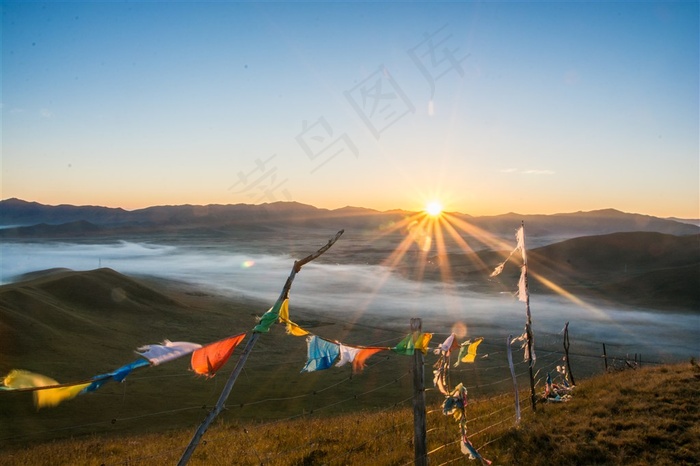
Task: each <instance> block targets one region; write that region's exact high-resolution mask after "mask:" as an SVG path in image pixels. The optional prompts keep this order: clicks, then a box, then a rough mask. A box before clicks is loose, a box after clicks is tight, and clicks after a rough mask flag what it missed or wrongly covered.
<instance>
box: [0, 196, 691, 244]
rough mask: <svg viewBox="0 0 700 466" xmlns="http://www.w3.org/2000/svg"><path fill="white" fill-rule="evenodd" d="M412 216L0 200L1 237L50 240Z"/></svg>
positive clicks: (604, 226)
mask: <svg viewBox="0 0 700 466" xmlns="http://www.w3.org/2000/svg"><path fill="white" fill-rule="evenodd" d="M413 214H415V212H409V211H403V210H390V211H384V212H380V211H377V210H372V209H366V208H361V207H343V208H340V209H333V210H329V209H320V208H316V207H314V206H311V205H306V204H301V203H298V202H274V203H265V204H259V205H250V204H227V205H218V204H212V205H177V206H154V207H148V208H145V209H138V210H132V211H128V210H124V209H121V208H110V207H101V206H74V205H57V206H52V205H45V204H39V203H36V202H28V201H24V200H21V199H16V198H12V199H6V200H2V201H0V225H2V226H4V228H3V229H2V230H0V237H3V238H24V237H41V238H44V237H46V238H49V237H65V236H91V235H110V234H115V233H117V234H119V233H144V232H173V231H179V230H212V229H217V230H231V229H234V230H236V229H253V230H255V229H278V228H288V227H299V228H331V229H338V228H344V229H346V230H361V231H366V230H373V231H377V230H382V229H387V228H389V227H391V226H392V225H395V224H397V223H398V222H401V221H402V220H404V219H405V218H407V217H409V216H411V215H413ZM450 215H451V216H453V217H454V218H457V219H459V220H463V221H466V222H468V223H469V224H471V225H474V226H476V227H478V228H481V229H482V230H485V231H486V232H489V233H491V234H495V235H504V236H506V235H512V233H513V232H514V230H515V228H517V226H518V225H520V223H521V222H525V224H526V225H527V226H528V234H529V235H531V236H538V237H554V238H558V239H564V238H572V237H578V236H588V235H599V234H606V233H614V232H632V231H652V232H658V233H666V234H672V235H690V234H696V233H699V232H700V226H698V225H694V224H692V223H691V222H692V221H687V222H686V221H680V220H678V219H664V218H659V217H653V216H649V215H641V214H634V213H625V212H621V211H618V210H615V209H604V210H594V211H589V212H573V213H561V214H551V215H532V214H525V215H524V214H518V213H507V214H502V215H494V216H479V217H475V216H471V215H468V214H462V213H458V212H453V213H450Z"/></svg>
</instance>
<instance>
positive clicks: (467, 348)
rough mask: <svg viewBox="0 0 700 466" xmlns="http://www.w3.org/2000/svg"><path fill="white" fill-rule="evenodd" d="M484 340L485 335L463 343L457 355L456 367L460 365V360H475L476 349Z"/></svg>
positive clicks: (469, 361) (468, 361)
mask: <svg viewBox="0 0 700 466" xmlns="http://www.w3.org/2000/svg"><path fill="white" fill-rule="evenodd" d="M482 341H484V339H483V337H482V338H477V339H476V340H474V341H471V340H467V341H465V342H464V343H462V344H461V345H460V348H459V355H458V356H457V362H456V363H455V367H456V366H458V365H459V363H460V362H467V363H471V362H474V360H475V359H476V349H477V348H478V347H479V345H480V344H481V342H482Z"/></svg>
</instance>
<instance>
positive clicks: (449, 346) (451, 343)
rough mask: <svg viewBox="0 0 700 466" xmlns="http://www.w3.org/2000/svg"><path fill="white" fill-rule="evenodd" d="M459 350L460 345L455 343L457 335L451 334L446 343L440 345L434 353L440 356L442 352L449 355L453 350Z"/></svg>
mask: <svg viewBox="0 0 700 466" xmlns="http://www.w3.org/2000/svg"><path fill="white" fill-rule="evenodd" d="M457 348H459V344H458V343H457V342H456V341H455V334H454V333H453V334H451V335H450V336H449V337H447V338H446V339H445V341H443V342H442V344H440V346H438V347H437V349H436V350H435V351H433V352H434V353H435V354H440V352H441V351H442V352H444V353H449V352H451V351H452V350H453V349H457Z"/></svg>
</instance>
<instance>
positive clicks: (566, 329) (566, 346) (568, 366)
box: [564, 322, 576, 385]
mask: <svg viewBox="0 0 700 466" xmlns="http://www.w3.org/2000/svg"><path fill="white" fill-rule="evenodd" d="M564 355H565V356H566V369H567V370H568V371H569V377H571V385H576V382H575V381H574V373H573V372H571V362H569V323H568V322H567V323H566V325H565V326H564Z"/></svg>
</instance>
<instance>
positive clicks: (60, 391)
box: [34, 382, 90, 409]
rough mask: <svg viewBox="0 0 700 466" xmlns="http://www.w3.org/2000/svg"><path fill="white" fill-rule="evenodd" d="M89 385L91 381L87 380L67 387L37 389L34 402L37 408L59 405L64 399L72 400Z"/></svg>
mask: <svg viewBox="0 0 700 466" xmlns="http://www.w3.org/2000/svg"><path fill="white" fill-rule="evenodd" d="M89 385H90V382H87V383H81V384H77V385H69V386H66V387H57V388H47V389H44V390H37V391H35V392H34V404H35V405H36V409H41V408H44V407H54V406H58V405H59V404H60V403H61V402H62V401H66V400H70V399H73V398H75V397H76V396H78V394H80V393H81V392H82V391H83V390H84V389H86V388H87V387H88V386H89Z"/></svg>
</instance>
